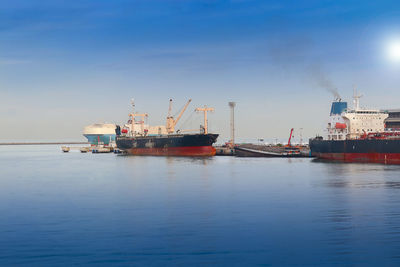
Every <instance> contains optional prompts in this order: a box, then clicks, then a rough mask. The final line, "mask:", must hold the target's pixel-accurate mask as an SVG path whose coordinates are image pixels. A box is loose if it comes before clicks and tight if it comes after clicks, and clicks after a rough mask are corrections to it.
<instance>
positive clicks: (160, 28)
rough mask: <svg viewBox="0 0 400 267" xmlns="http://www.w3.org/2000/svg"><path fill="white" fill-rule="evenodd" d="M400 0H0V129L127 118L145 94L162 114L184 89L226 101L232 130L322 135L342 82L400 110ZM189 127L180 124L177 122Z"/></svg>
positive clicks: (75, 133)
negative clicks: (394, 46) (232, 104)
mask: <svg viewBox="0 0 400 267" xmlns="http://www.w3.org/2000/svg"><path fill="white" fill-rule="evenodd" d="M395 40H400V2H399V1H366V0H360V1H349V0H346V1H344V0H343V1H340V0H335V1H321V0H318V1H266V0H253V1H252V0H249V1H245V0H229V1H228V0H226V1H217V0H208V1H190V0H143V1H122V0H112V1H110V0H107V1H105V0H103V1H102V0H92V1H89V0H83V1H78V0H77V1H70V0H64V1H61V0H41V1H34V0H31V1H19V0H12V1H11V0H2V1H1V5H0V125H1V128H0V129H1V131H0V140H16V139H26V140H39V139H40V140H81V139H82V138H83V137H82V136H81V134H82V129H83V127H84V126H85V125H88V124H91V123H94V122H116V123H122V122H125V121H126V120H127V114H128V112H129V111H130V108H131V107H130V99H131V98H135V101H136V107H137V109H138V110H139V111H143V112H148V113H149V115H150V118H149V123H150V124H164V123H165V117H166V114H167V110H168V100H169V98H173V99H174V100H175V102H174V103H175V105H174V108H175V110H177V109H179V108H181V107H182V106H183V104H184V103H185V102H186V100H187V99H188V98H192V99H193V102H192V104H191V105H190V106H189V108H188V111H187V113H186V114H185V117H184V118H182V122H184V121H186V120H187V117H189V116H190V118H191V119H193V120H188V123H186V124H185V125H184V126H186V128H191V127H195V128H197V127H198V125H199V123H200V119H201V116H200V115H198V114H192V113H193V112H192V111H193V110H194V108H195V107H197V106H199V105H204V104H207V105H209V106H212V107H214V108H215V109H216V111H215V113H214V114H211V115H210V116H209V122H210V127H211V130H212V131H213V132H217V133H221V135H222V136H221V140H224V139H225V140H226V139H228V134H229V108H228V101H236V102H237V109H236V124H237V136H238V137H239V138H259V137H264V138H275V137H279V138H286V137H287V136H288V134H289V130H290V128H292V127H294V128H295V129H297V130H298V129H299V128H303V129H304V130H303V135H304V136H307V137H309V136H314V135H315V134H317V133H320V134H322V133H323V130H322V128H323V127H325V122H326V119H327V116H328V115H329V110H330V101H331V100H332V98H333V97H332V94H331V93H330V92H329V88H338V91H339V93H340V94H341V95H342V97H343V98H345V99H347V100H349V101H351V99H350V97H351V95H352V87H353V85H356V86H357V88H358V89H359V90H360V91H361V92H362V93H363V94H364V98H363V99H362V105H365V106H368V107H375V108H400V103H399V99H400V90H399V89H400V88H399V87H400V86H399V85H400V62H396V61H394V60H391V59H390V58H389V57H388V56H387V46H388V44H389V43H391V42H394V41H395ZM178 128H179V127H178Z"/></svg>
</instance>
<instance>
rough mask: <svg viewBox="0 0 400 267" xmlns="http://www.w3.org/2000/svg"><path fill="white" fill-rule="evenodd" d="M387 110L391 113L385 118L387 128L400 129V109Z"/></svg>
mask: <svg viewBox="0 0 400 267" xmlns="http://www.w3.org/2000/svg"><path fill="white" fill-rule="evenodd" d="M385 112H387V113H388V114H389V117H388V118H387V119H386V120H385V124H386V128H387V129H396V130H400V109H389V110H385Z"/></svg>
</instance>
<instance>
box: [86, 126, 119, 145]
mask: <svg viewBox="0 0 400 267" xmlns="http://www.w3.org/2000/svg"><path fill="white" fill-rule="evenodd" d="M83 136H84V137H86V138H87V140H88V142H89V143H90V144H91V145H100V144H105V145H109V144H110V143H112V142H115V124H112V123H94V124H91V125H88V126H86V127H85V128H83Z"/></svg>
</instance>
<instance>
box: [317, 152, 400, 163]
mask: <svg viewBox="0 0 400 267" xmlns="http://www.w3.org/2000/svg"><path fill="white" fill-rule="evenodd" d="M313 155H314V156H316V157H317V158H321V159H327V160H335V161H343V162H367V163H383V164H400V153H313Z"/></svg>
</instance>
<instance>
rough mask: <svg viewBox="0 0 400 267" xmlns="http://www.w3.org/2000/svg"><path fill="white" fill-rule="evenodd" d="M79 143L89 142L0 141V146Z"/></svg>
mask: <svg viewBox="0 0 400 267" xmlns="http://www.w3.org/2000/svg"><path fill="white" fill-rule="evenodd" d="M78 144H79V145H80V144H89V142H3V143H2V142H0V146H13V145H78Z"/></svg>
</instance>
